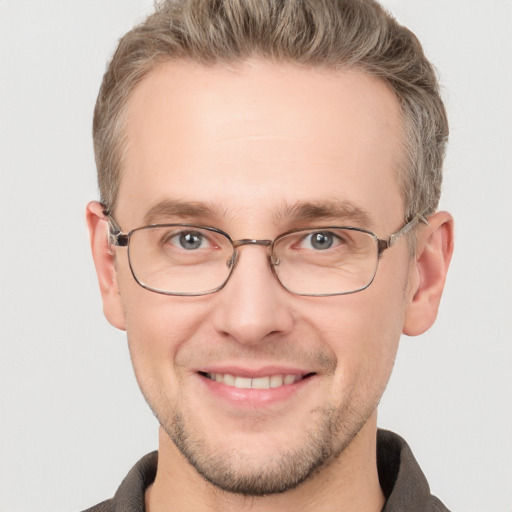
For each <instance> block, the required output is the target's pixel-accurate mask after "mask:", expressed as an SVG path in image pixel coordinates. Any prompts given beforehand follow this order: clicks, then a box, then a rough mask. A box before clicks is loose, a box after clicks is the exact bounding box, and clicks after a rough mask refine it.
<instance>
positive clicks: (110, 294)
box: [86, 201, 126, 330]
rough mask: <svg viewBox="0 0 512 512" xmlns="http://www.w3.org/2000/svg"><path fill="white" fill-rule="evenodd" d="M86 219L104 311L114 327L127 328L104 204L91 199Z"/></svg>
mask: <svg viewBox="0 0 512 512" xmlns="http://www.w3.org/2000/svg"><path fill="white" fill-rule="evenodd" d="M86 219H87V227H88V228H89V238H90V242H91V250H92V257H93V259H94V265H95V267H96V274H97V276H98V282H99V285H100V291H101V298H102V300H103V313H104V314H105V317H106V319H107V320H108V321H109V322H110V323H111V324H112V325H113V326H114V327H117V328H118V329H122V330H125V329H126V328H125V320H124V312H123V305H122V302H121V296H120V294H119V288H118V286H117V280H116V268H115V261H114V254H113V253H112V250H111V247H110V243H109V240H108V222H107V219H106V217H105V215H104V213H103V205H102V204H101V203H98V202H97V201H91V202H90V203H89V204H88V205H87V210H86Z"/></svg>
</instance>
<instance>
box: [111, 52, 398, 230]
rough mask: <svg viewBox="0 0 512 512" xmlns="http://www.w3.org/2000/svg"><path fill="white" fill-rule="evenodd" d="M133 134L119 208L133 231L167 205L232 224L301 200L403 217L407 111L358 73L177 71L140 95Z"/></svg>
mask: <svg viewBox="0 0 512 512" xmlns="http://www.w3.org/2000/svg"><path fill="white" fill-rule="evenodd" d="M125 131H126V142H127V145H126V153H125V160H124V168H123V174H122V179H121V186H120V191H119V210H120V211H121V212H122V213H123V214H124V215H125V216H126V218H127V219H128V221H129V222H133V223H134V224H137V223H139V222H140V221H141V219H142V218H143V217H144V216H145V215H146V214H147V211H148V210H149V209H151V208H154V206H155V204H160V203H162V201H164V202H165V201H167V200H170V201H180V202H185V203H187V202H194V203H205V204H208V205H209V206H211V205H213V208H211V210H216V211H223V212H225V214H226V215H227V216H229V215H230V214H231V215H232V216H234V217H236V216H240V215H242V214H246V215H247V216H248V217H250V216H252V215H254V214H255V212H256V211H258V215H260V216H265V215H266V214H267V213H268V217H269V218H270V217H271V216H272V218H276V209H277V208H281V210H284V211H286V207H288V210H291V209H293V208H290V205H294V204H296V203H297V202H314V203H319V202H322V201H331V202H332V201H336V202H340V201H341V202H343V201H346V202H347V203H350V205H351V207H352V206H354V205H355V206H356V207H358V208H359V209H360V210H365V211H366V210H368V211H369V212H370V214H372V215H374V216H375V217H376V218H378V217H379V215H381V214H382V213H384V212H385V210H386V208H388V209H389V207H390V205H393V207H394V208H395V209H397V208H398V209H399V210H401V206H402V205H401V197H400V192H399V187H398V179H397V170H398V166H399V162H400V155H401V153H400V148H401V134H402V129H401V116H400V112H399V107H398V102H397V100H396V99H395V97H394V95H393V93H392V92H391V91H390V90H389V89H388V87H387V86H386V85H385V84H384V83H383V82H381V81H379V80H377V79H375V78H374V77H371V76H369V75H367V74H364V73H362V72H359V71H355V70H345V71H339V72H334V71H330V70H322V69H316V68H315V69H311V68H304V67H300V66H298V65H291V64H276V63H269V62H264V61H258V60H252V61H248V62H244V63H242V64H239V65H237V66H235V67H227V66H224V65H215V66H210V67H206V66H202V65H198V64H192V63H187V62H181V61H177V62H168V63H165V64H162V65H160V66H159V67H158V68H157V69H156V70H154V71H153V72H152V73H151V74H150V75H149V76H148V77H147V78H146V79H145V80H144V81H143V82H142V83H141V84H139V86H138V87H137V88H136V89H135V91H134V93H133V95H132V97H131V98H130V100H129V102H128V105H127V115H126V124H125ZM386 202H387V203H386Z"/></svg>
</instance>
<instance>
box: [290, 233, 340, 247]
mask: <svg viewBox="0 0 512 512" xmlns="http://www.w3.org/2000/svg"><path fill="white" fill-rule="evenodd" d="M340 242H341V240H340V238H339V237H338V236H336V235H335V234H334V233H332V232H330V231H315V232H314V233H309V234H308V235H307V236H305V237H304V238H303V239H302V241H301V243H300V246H301V249H314V250H316V251H325V250H327V249H331V248H332V247H335V246H336V245H339V243H340Z"/></svg>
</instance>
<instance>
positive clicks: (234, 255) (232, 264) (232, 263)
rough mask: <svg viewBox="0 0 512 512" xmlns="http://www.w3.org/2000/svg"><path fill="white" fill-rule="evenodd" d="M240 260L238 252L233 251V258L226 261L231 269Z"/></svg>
mask: <svg viewBox="0 0 512 512" xmlns="http://www.w3.org/2000/svg"><path fill="white" fill-rule="evenodd" d="M237 261H238V252H237V251H233V254H232V255H231V258H229V259H228V260H227V261H226V265H227V267H228V268H229V270H232V269H233V267H234V266H235V265H236V262H237Z"/></svg>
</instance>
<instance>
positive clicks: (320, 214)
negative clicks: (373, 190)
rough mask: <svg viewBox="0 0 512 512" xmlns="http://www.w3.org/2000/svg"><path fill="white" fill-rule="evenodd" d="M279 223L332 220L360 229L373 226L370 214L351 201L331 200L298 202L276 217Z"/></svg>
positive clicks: (285, 208) (284, 209)
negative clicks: (354, 225)
mask: <svg viewBox="0 0 512 512" xmlns="http://www.w3.org/2000/svg"><path fill="white" fill-rule="evenodd" d="M275 217H276V220H277V221H282V220H284V219H286V220H288V221H289V222H290V221H291V222H295V223H300V222H310V221H320V220H322V221H324V220H332V221H335V222H350V223H353V224H356V225H358V226H360V227H366V228H369V227H371V226H372V216H371V215H370V213H369V212H368V211H367V210H365V209H364V208H361V207H359V206H357V205H355V204H354V203H352V202H350V201H342V200H339V199H330V200H323V201H298V202H296V203H294V204H292V205H285V207H284V208H283V209H282V210H281V211H280V212H279V213H278V214H277V215H276V216H275Z"/></svg>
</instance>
